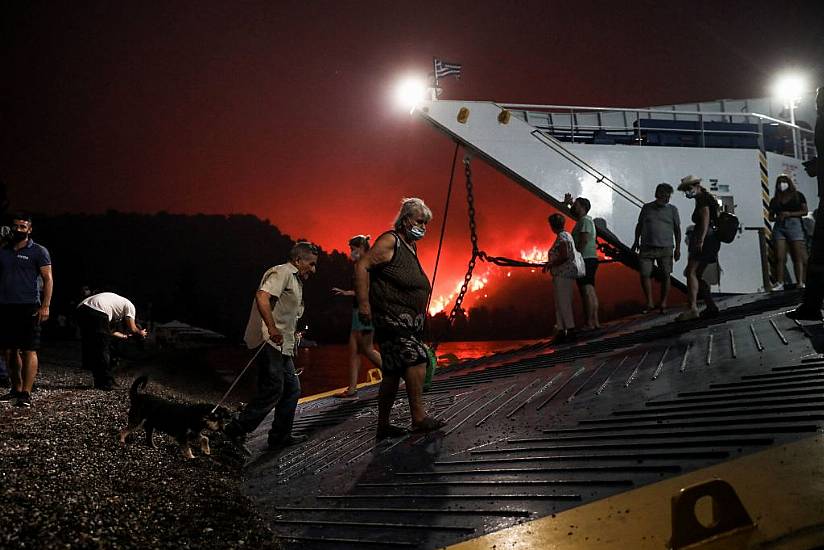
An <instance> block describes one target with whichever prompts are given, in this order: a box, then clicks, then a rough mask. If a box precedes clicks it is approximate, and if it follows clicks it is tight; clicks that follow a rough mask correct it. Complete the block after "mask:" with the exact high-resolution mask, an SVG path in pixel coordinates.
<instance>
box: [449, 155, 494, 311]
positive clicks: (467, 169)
mask: <svg viewBox="0 0 824 550" xmlns="http://www.w3.org/2000/svg"><path fill="white" fill-rule="evenodd" d="M463 162H464V175H465V176H466V202H467V207H468V210H469V238H470V240H471V241H472V257H471V258H469V265H468V266H467V268H466V275H464V281H463V284H462V285H461V290H460V292H458V297H457V298H455V305H454V306H453V307H452V311H451V312H450V313H449V324H450V325H452V324H453V323H454V322H455V317H457V315H458V313H459V312H461V313H462V312H463V308H462V307H461V304H463V301H464V297H465V296H466V293H467V290H468V289H469V282H470V281H471V280H472V271H473V270H474V269H475V264H476V263H477V261H478V258H482V257H483V256H485V254H484V253H483V252H482V251H481V250H478V226H477V224H476V223H475V194H474V192H473V188H472V159H471V157H470V156H469V155H466V156H465V157H464V161H463Z"/></svg>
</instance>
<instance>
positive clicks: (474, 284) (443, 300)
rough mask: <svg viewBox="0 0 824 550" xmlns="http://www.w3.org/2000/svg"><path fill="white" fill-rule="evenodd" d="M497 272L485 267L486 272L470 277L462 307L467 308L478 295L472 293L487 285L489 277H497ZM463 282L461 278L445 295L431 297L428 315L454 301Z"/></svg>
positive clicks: (442, 309) (438, 311)
mask: <svg viewBox="0 0 824 550" xmlns="http://www.w3.org/2000/svg"><path fill="white" fill-rule="evenodd" d="M497 276H498V273H497V272H496V271H493V268H487V270H486V272H484V273H483V274H482V275H475V276H473V277H472V280H471V281H470V282H469V286H468V287H467V291H466V296H465V297H464V302H463V307H464V309H469V306H470V304H471V303H474V302H475V301H477V300H478V299H480V296H473V294H478V292H479V291H480V290H482V289H484V288H486V287H487V285H489V282H490V279H492V278H494V277H497ZM462 284H463V280H459V281H458V282H457V283H455V286H454V288H455V290H453V291H452V292H450V293H449V294H447V295H446V296H443V295H442V296H438V297H433V298H432V303H430V304H429V314H430V315H437V314H438V313H440V312H442V311H445V310H446V309H447V307H448V306H449V305H451V304H452V303H454V301H455V298H457V296H458V293H459V292H460V291H461V285H462ZM483 297H484V298H486V297H487V294H486V293H484V295H483Z"/></svg>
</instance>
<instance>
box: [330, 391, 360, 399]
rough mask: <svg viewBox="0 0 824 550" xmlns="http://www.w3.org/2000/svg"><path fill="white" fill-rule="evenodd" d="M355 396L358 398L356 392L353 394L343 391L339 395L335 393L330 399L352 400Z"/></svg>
mask: <svg viewBox="0 0 824 550" xmlns="http://www.w3.org/2000/svg"><path fill="white" fill-rule="evenodd" d="M357 396H358V390H355V391H353V392H350V391H343V392H340V393H336V394H335V395H333V396H332V397H337V398H338V399H352V398H353V397H357Z"/></svg>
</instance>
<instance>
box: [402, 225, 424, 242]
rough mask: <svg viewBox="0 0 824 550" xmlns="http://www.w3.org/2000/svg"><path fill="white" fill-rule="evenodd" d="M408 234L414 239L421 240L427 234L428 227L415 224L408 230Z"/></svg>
mask: <svg viewBox="0 0 824 550" xmlns="http://www.w3.org/2000/svg"><path fill="white" fill-rule="evenodd" d="M406 234H407V235H408V236H409V238H410V239H412V240H413V241H419V240H421V239H423V236H424V235H426V229H423V228H420V227H418V226H417V225H413V226H412V227H410V228H409V231H407V232H406Z"/></svg>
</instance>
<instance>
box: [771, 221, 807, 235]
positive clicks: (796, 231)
mask: <svg viewBox="0 0 824 550" xmlns="http://www.w3.org/2000/svg"><path fill="white" fill-rule="evenodd" d="M772 238H773V240H774V241H806V240H807V236H806V235H805V234H804V226H803V225H801V218H785V219H784V221H781V222H775V224H774V225H773V230H772Z"/></svg>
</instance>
